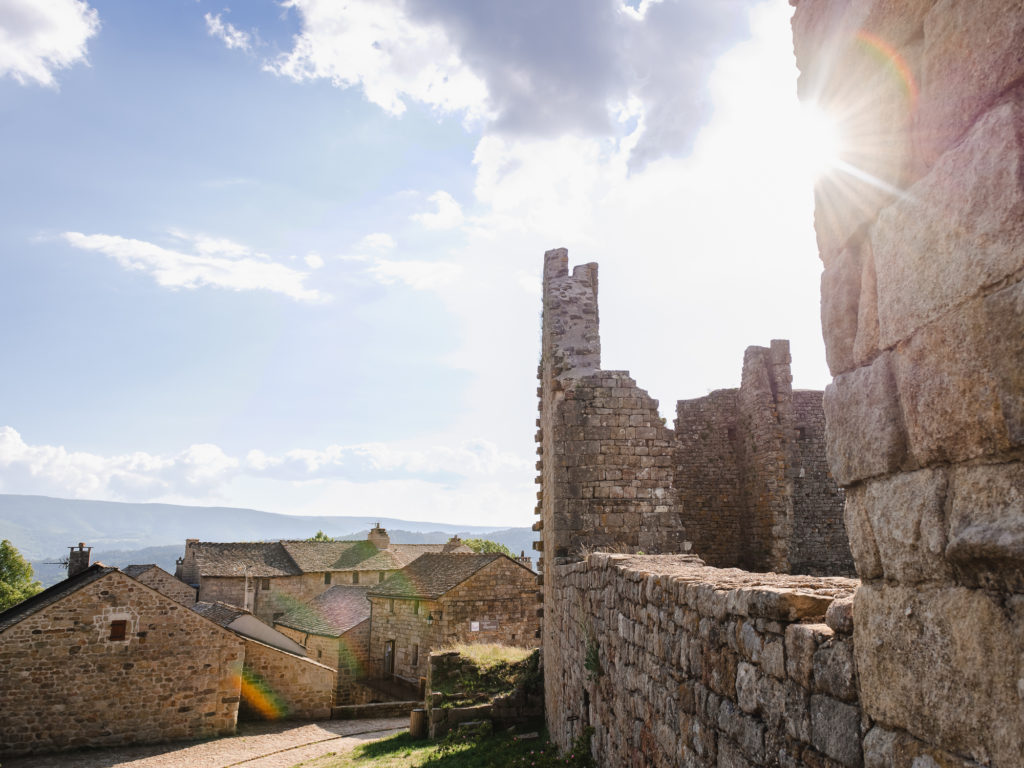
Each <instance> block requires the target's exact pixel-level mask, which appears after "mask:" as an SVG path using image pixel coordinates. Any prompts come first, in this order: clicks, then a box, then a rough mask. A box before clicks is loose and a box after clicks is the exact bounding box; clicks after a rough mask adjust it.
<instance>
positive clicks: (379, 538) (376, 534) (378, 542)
mask: <svg viewBox="0 0 1024 768" xmlns="http://www.w3.org/2000/svg"><path fill="white" fill-rule="evenodd" d="M366 540H367V541H369V542H370V543H371V544H373V546H375V547H376V548H377V549H387V548H388V547H389V546H391V537H390V536H388V532H387V531H386V530H384V529H383V528H381V527H380V523H377V524H376V525H374V526H373V528H371V529H370V532H369V533H368V534H367V536H366Z"/></svg>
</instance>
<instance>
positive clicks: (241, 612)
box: [189, 600, 249, 628]
mask: <svg viewBox="0 0 1024 768" xmlns="http://www.w3.org/2000/svg"><path fill="white" fill-rule="evenodd" d="M189 608H191V609H192V610H193V611H195V612H196V613H198V614H199V615H200V616H204V617H206V618H207V619H209V620H210V621H212V622H213V623H214V624H219V625H220V626H222V627H224V628H227V626H228V624H230V623H231V622H233V621H234V620H235V619H237V618H238V617H239V616H245V615H246V614H248V613H249V611H247V610H245V609H244V608H239V607H238V606H237V605H229V604H228V603H222V602H220V601H219V600H218V601H217V602H214V603H207V602H200V603H195V604H193V605H190V606H189Z"/></svg>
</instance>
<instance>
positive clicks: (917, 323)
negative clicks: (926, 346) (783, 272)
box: [871, 3, 1024, 348]
mask: <svg viewBox="0 0 1024 768" xmlns="http://www.w3.org/2000/svg"><path fill="white" fill-rule="evenodd" d="M944 4H948V3H944ZM983 4H984V5H989V4H990V3H983ZM1018 5H1019V4H1018ZM1022 123H1024V114H1022V107H1021V106H1020V105H1019V104H1017V103H1014V102H1008V103H1004V104H1001V105H1000V106H998V107H996V108H994V109H992V110H991V111H990V112H989V113H987V114H986V115H985V116H984V117H982V118H981V119H980V120H979V121H978V123H977V125H976V126H975V127H974V128H972V130H971V132H970V133H969V134H968V136H967V137H966V138H965V139H964V141H963V142H962V143H961V144H960V145H958V146H957V147H955V148H954V149H952V150H950V151H949V152H948V153H947V154H946V155H944V156H943V157H942V159H941V160H940V161H939V162H938V163H937V164H936V165H935V167H934V168H933V169H932V171H931V172H930V173H929V174H928V175H927V176H926V177H925V178H923V179H922V180H921V181H919V182H918V183H917V184H915V185H914V186H913V187H911V188H910V189H909V190H908V192H907V194H906V195H905V196H904V197H903V198H901V199H900V200H899V201H898V202H895V203H893V204H892V205H890V206H888V207H886V208H885V209H884V210H882V211H881V212H880V213H879V215H878V219H877V221H876V223H875V225H874V226H873V228H872V232H871V244H872V250H873V252H874V257H875V268H876V270H877V273H878V320H879V332H880V342H879V343H880V345H881V346H882V347H883V348H887V347H891V346H892V345H894V344H895V343H897V342H899V341H901V340H903V339H906V338H907V337H908V336H910V335H911V334H912V333H913V332H914V331H915V330H916V329H918V328H920V327H922V326H924V325H925V324H927V323H929V322H931V321H932V320H934V319H935V318H937V317H939V316H940V315H941V314H943V313H944V312H946V311H947V310H948V309H949V308H950V307H952V306H954V305H955V304H958V303H960V302H962V301H963V300H964V299H967V298H969V297H971V296H973V295H974V294H975V293H977V292H978V290H979V289H980V288H981V287H982V286H985V285H990V284H992V283H995V282H997V281H999V280H1001V279H1003V278H1004V277H1006V276H1007V275H1010V274H1012V273H1014V272H1015V271H1017V270H1019V269H1020V268H1021V267H1024V167H1022V166H1024V163H1022V161H1024V144H1022V141H1021V129H1020V126H1021V125H1022Z"/></svg>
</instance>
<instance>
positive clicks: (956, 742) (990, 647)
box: [854, 584, 1024, 766]
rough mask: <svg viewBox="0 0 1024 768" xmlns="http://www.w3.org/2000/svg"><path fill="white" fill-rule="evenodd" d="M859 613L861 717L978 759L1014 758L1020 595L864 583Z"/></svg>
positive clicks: (1021, 748)
mask: <svg viewBox="0 0 1024 768" xmlns="http://www.w3.org/2000/svg"><path fill="white" fill-rule="evenodd" d="M856 614H857V621H856V623H855V625H854V649H855V655H856V659H857V673H858V675H859V677H860V692H861V706H862V708H863V710H864V713H865V714H866V715H868V716H870V717H871V718H873V719H874V720H876V721H878V722H880V723H884V724H886V726H888V727H896V728H901V729H903V730H905V731H907V732H909V733H911V734H912V735H914V736H916V737H918V738H920V739H922V740H923V741H925V742H926V743H929V744H933V745H936V746H938V747H940V748H942V749H945V750H948V751H950V752H954V753H959V754H962V755H969V756H970V757H971V758H972V759H974V760H976V761H977V762H979V763H982V764H985V765H989V764H992V765H996V766H1004V765H1006V766H1010V765H1018V764H1019V763H1020V756H1021V755H1022V754H1024V704H1022V700H1021V699H1022V694H1024V685H1021V683H1020V682H1019V681H1020V680H1021V679H1024V657H1022V655H1021V648H1024V596H1020V595H1014V596H1012V597H1006V596H1005V595H1004V596H1002V597H1000V596H996V595H992V594H988V593H986V592H983V591H981V590H972V589H966V588H964V587H932V588H920V587H919V588H914V587H905V586H900V585H894V584H865V585H863V586H862V587H861V588H860V589H859V590H858V591H857V597H856Z"/></svg>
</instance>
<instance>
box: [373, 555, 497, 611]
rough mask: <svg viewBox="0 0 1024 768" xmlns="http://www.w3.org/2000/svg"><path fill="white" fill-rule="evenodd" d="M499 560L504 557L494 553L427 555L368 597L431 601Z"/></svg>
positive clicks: (392, 577)
mask: <svg viewBox="0 0 1024 768" xmlns="http://www.w3.org/2000/svg"><path fill="white" fill-rule="evenodd" d="M501 557H505V555H500V554H498V553H496V552H488V553H481V554H472V553H470V554H466V553H463V552H445V553H432V552H430V553H427V554H424V555H422V556H420V557H418V558H416V559H415V560H414V561H413V562H411V563H410V564H409V565H407V566H406V567H405V568H403V569H402V570H401V571H399V572H398V573H396V574H394V575H392V576H390V577H388V579H387V580H385V581H384V582H382V583H380V584H378V585H377V586H375V587H373V588H372V589H370V591H369V594H370V595H372V596H373V597H422V598H426V599H434V598H437V597H440V596H441V595H443V594H444V593H445V592H448V591H449V590H451V589H454V588H455V587H457V586H458V585H459V584H461V583H462V582H464V581H465V580H466V579H468V578H469V577H470V576H472V575H473V574H474V573H476V572H477V571H479V570H480V569H481V568H483V567H485V566H487V565H490V564H491V563H493V562H494V561H495V560H497V559H498V558H501Z"/></svg>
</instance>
